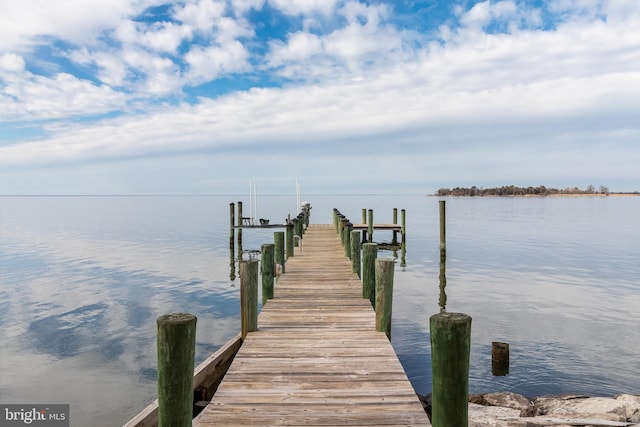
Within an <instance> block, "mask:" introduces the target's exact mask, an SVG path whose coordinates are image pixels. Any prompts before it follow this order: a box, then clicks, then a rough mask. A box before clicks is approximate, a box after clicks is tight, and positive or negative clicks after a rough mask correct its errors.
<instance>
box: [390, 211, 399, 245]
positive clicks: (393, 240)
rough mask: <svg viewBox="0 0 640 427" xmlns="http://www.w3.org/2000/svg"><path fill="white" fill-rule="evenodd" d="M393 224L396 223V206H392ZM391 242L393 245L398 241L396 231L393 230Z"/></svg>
mask: <svg viewBox="0 0 640 427" xmlns="http://www.w3.org/2000/svg"><path fill="white" fill-rule="evenodd" d="M393 225H398V208H393ZM391 242H392V243H393V244H394V245H395V244H397V243H398V232H397V231H396V230H393V239H392V240H391Z"/></svg>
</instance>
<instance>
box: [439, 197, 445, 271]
mask: <svg viewBox="0 0 640 427" xmlns="http://www.w3.org/2000/svg"><path fill="white" fill-rule="evenodd" d="M445 202H446V201H445V200H440V262H445V261H446V259H447V233H446V229H447V218H446V207H445Z"/></svg>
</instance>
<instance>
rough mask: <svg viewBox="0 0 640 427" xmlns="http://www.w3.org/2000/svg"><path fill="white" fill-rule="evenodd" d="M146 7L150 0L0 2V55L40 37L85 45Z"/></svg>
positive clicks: (35, 41)
mask: <svg viewBox="0 0 640 427" xmlns="http://www.w3.org/2000/svg"><path fill="white" fill-rule="evenodd" d="M150 4H153V0H93V1H85V0H57V1H55V2H53V1H47V0H21V1H3V2H2V13H0V51H2V50H18V51H19V50H23V49H26V48H28V47H30V46H32V45H34V44H38V43H41V40H40V39H39V37H42V36H46V37H54V38H56V37H57V38H61V39H64V40H69V41H72V42H75V43H79V44H85V43H87V41H88V40H92V39H94V38H95V37H96V36H97V35H99V34H100V32H101V31H102V30H103V29H106V28H112V27H114V26H115V25H117V23H118V22H120V20H121V19H122V18H123V17H126V16H131V15H132V14H136V13H139V12H140V11H142V10H144V8H145V7H147V6H148V5H150Z"/></svg>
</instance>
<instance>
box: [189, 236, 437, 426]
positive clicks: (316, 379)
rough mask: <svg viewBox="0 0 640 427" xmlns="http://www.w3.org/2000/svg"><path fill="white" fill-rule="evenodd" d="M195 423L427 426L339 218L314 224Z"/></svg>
mask: <svg viewBox="0 0 640 427" xmlns="http://www.w3.org/2000/svg"><path fill="white" fill-rule="evenodd" d="M193 425H194V426H203V427H204V426H213V425H218V426H240V425H244V426H247V425H250V426H276V425H286V426H309V425H330V426H353V425H358V426H382V425H384V426H428V425H430V423H429V419H428V417H427V415H426V413H425V412H424V410H423V408H422V404H421V403H420V401H419V400H418V397H417V395H416V394H415V392H414V390H413V387H412V386H411V384H410V382H409V380H408V379H407V375H406V373H405V371H404V369H403V368H402V366H401V364H400V362H399V360H398V358H397V356H396V354H395V352H394V350H393V348H392V346H391V344H390V342H389V341H388V339H387V337H386V335H385V333H384V332H376V327H375V313H374V311H373V309H372V307H371V304H370V303H369V300H367V299H363V298H362V284H361V282H360V280H359V279H358V276H357V275H356V274H355V273H352V272H351V261H350V260H349V259H348V258H346V257H345V256H344V249H343V248H342V246H341V244H340V240H339V238H338V236H337V235H336V232H335V228H334V227H333V226H331V225H310V226H309V228H308V230H307V232H306V233H305V234H304V238H303V240H302V245H301V246H300V247H298V248H296V252H295V256H294V257H291V258H289V259H288V260H287V264H286V274H284V275H282V276H280V278H279V280H278V282H277V284H276V287H275V297H274V299H270V300H269V301H268V302H267V303H266V304H265V306H264V307H263V309H262V311H261V313H260V315H259V317H258V331H255V332H250V333H249V334H248V335H247V337H246V339H245V341H244V343H243V344H242V347H241V348H240V350H239V351H238V353H237V355H236V357H235V359H234V361H233V363H232V364H231V366H230V368H229V370H228V372H227V373H226V375H225V377H224V379H223V380H222V383H221V384H220V386H219V387H218V390H217V391H216V393H215V395H214V397H213V400H212V401H211V402H210V403H209V404H208V405H207V407H206V408H205V409H204V410H203V411H202V412H201V413H200V415H198V417H196V419H194V422H193Z"/></svg>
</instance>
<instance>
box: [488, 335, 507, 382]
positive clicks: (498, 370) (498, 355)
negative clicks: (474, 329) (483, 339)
mask: <svg viewBox="0 0 640 427" xmlns="http://www.w3.org/2000/svg"><path fill="white" fill-rule="evenodd" d="M491 374H492V375H493V376H494V377H500V376H505V375H508V374H509V343H506V342H499V341H493V342H492V343H491Z"/></svg>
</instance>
